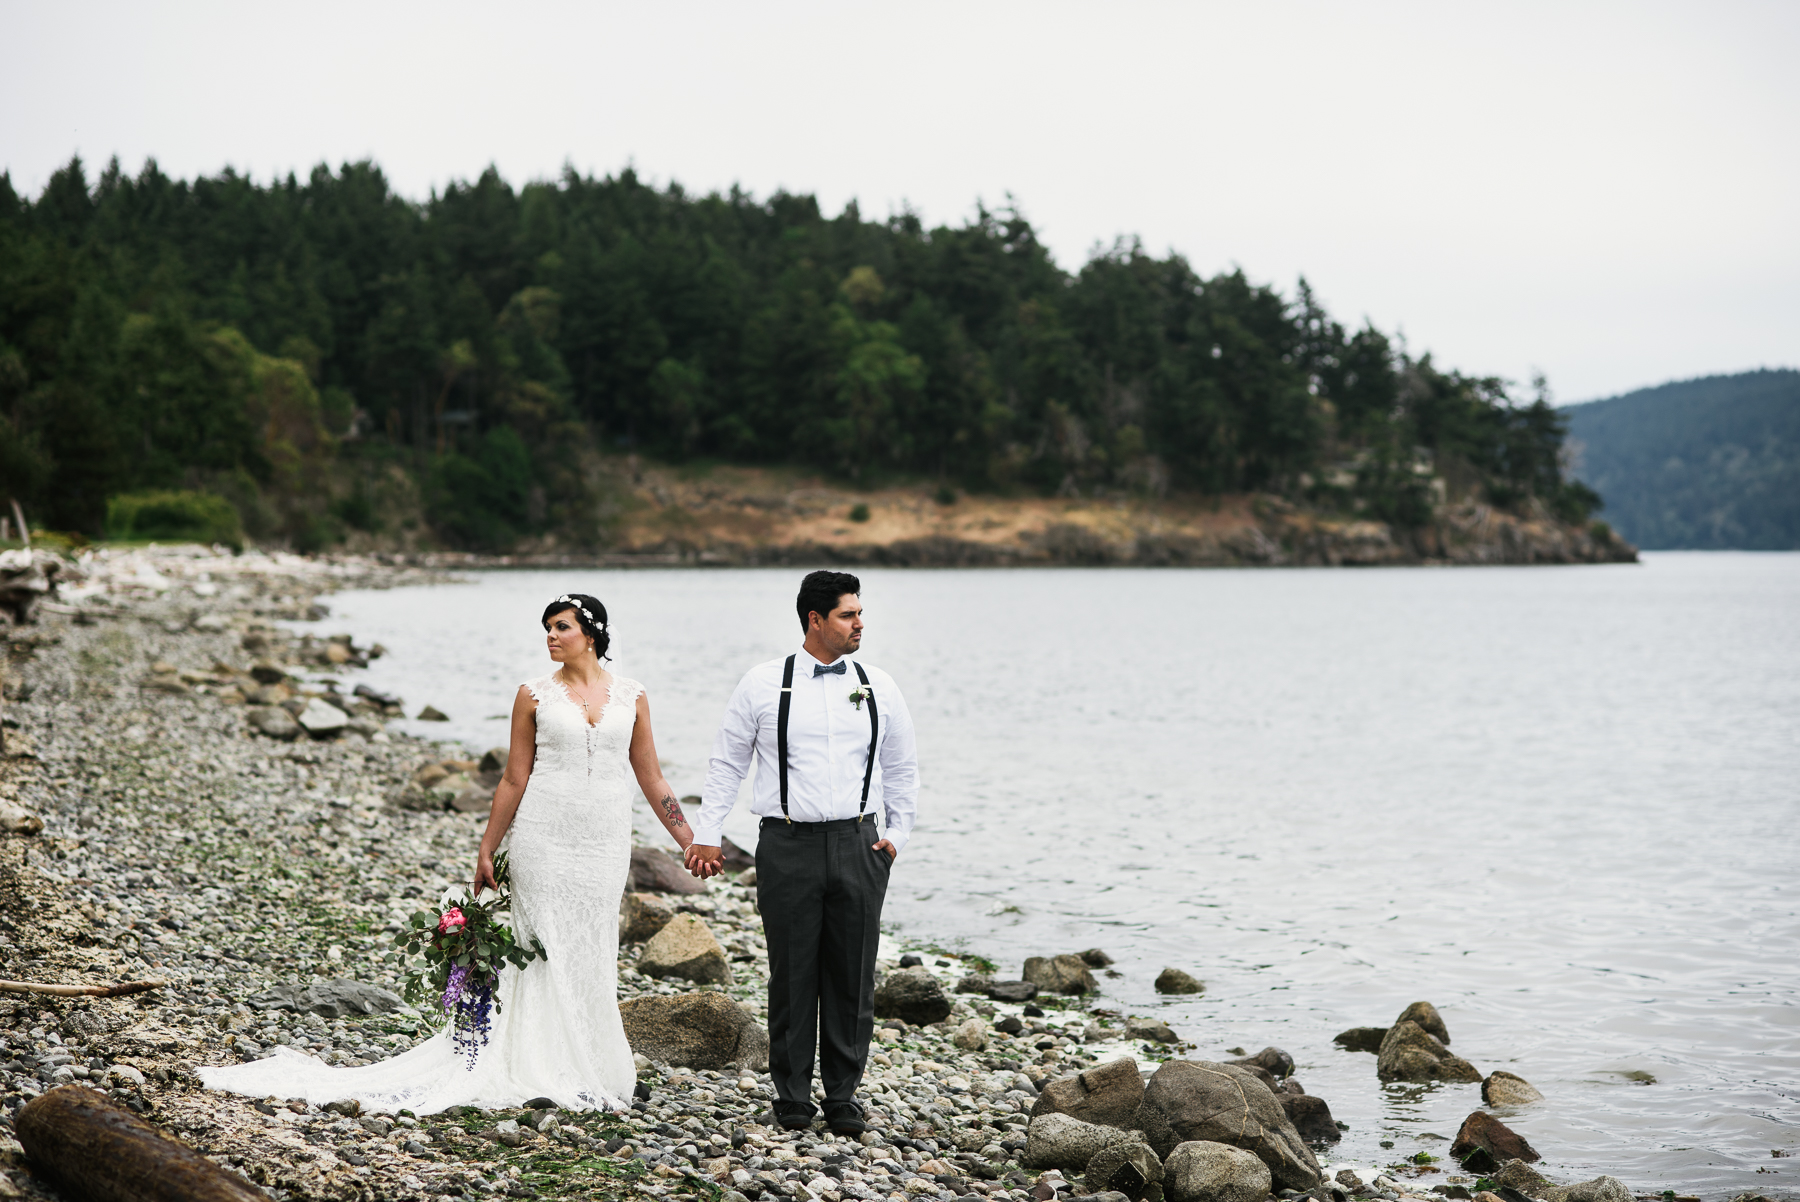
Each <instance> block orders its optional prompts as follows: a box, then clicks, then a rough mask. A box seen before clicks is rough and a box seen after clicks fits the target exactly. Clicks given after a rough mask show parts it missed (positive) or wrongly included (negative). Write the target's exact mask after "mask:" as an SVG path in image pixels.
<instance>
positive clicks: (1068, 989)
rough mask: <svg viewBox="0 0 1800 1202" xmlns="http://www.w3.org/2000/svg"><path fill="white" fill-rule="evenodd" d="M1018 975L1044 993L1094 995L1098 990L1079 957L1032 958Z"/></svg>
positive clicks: (1083, 961) (1084, 962) (1096, 984)
mask: <svg viewBox="0 0 1800 1202" xmlns="http://www.w3.org/2000/svg"><path fill="white" fill-rule="evenodd" d="M1019 975H1020V976H1022V977H1024V978H1025V979H1026V980H1027V981H1029V982H1031V983H1032V984H1033V985H1036V986H1037V987H1038V988H1039V989H1042V990H1043V991H1044V992H1045V993H1096V992H1098V991H1099V989H1100V983H1099V982H1098V981H1096V980H1094V974H1093V973H1091V972H1089V971H1088V966H1087V962H1086V961H1085V960H1083V959H1082V958H1081V957H1080V956H1054V957H1049V956H1033V957H1031V958H1030V959H1029V960H1027V961H1025V971H1024V972H1022V973H1020V974H1019Z"/></svg>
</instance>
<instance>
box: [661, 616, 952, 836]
mask: <svg viewBox="0 0 1800 1202" xmlns="http://www.w3.org/2000/svg"><path fill="white" fill-rule="evenodd" d="M786 660H787V657H786V656H782V657H781V658H780V659H772V660H770V661H769V662H768V663H766V664H758V665H757V666H756V667H754V668H752V669H750V670H749V671H748V672H746V673H744V678H743V679H742V680H740V681H739V682H738V687H737V691H736V692H735V693H733V694H732V695H731V703H730V704H729V705H727V706H726V707H725V718H724V720H723V721H722V722H720V723H719V733H718V734H717V735H716V736H715V737H714V739H713V750H712V762H711V764H710V765H709V766H708V768H707V772H706V786H705V788H704V789H703V790H702V794H701V799H700V815H699V818H698V820H697V821H695V823H694V842H696V843H698V844H700V845H702V846H704V847H717V846H719V841H720V840H721V839H722V838H724V834H725V818H726V816H727V815H728V814H730V813H731V807H732V806H733V805H735V804H736V803H737V794H738V786H739V785H740V784H741V783H742V782H743V779H744V776H745V774H746V773H748V772H749V771H750V765H751V763H752V762H754V763H755V764H756V780H755V782H754V783H753V784H752V785H751V790H750V812H751V813H753V814H755V815H757V816H758V817H760V818H779V817H781V776H780V767H779V765H778V763H777V760H776V755H777V748H776V741H775V725H776V716H777V711H778V709H779V707H780V705H781V667H782V664H783V663H785V662H786ZM836 662H837V663H842V664H844V665H845V667H844V674H843V675H842V676H839V675H838V674H836V673H835V672H828V673H826V674H825V675H823V676H815V675H813V668H814V666H815V665H818V664H819V661H818V660H816V659H814V658H813V657H812V656H811V655H809V654H808V653H807V652H806V651H805V650H804V649H802V650H801V651H799V652H798V653H797V654H796V655H795V656H794V694H793V701H792V703H791V705H790V708H789V710H788V735H787V743H788V817H789V818H791V819H793V820H794V821H795V822H830V821H832V820H834V819H838V818H854V817H856V814H857V806H858V805H859V804H860V802H861V800H862V783H863V767H864V765H865V764H867V763H868V759H869V710H868V703H867V702H864V703H863V707H862V708H860V709H859V708H858V707H857V705H856V703H855V702H853V701H852V700H850V694H851V693H853V692H855V691H856V690H857V689H859V688H861V687H862V681H861V680H859V679H858V678H857V675H856V668H855V666H854V665H855V663H856V662H857V661H855V660H854V659H853V658H852V657H850V656H845V657H844V658H843V659H840V660H838V661H836ZM862 667H863V671H865V672H867V673H868V674H869V687H870V689H871V690H873V691H874V693H875V706H876V712H877V715H878V719H879V721H878V727H877V735H876V740H875V775H874V779H873V780H872V781H871V782H870V785H869V806H868V809H867V810H866V811H865V812H866V813H867V814H868V815H869V817H868V818H867V819H865V821H868V822H871V823H872V822H874V820H875V817H876V816H877V815H879V816H881V818H882V819H883V823H882V825H883V827H884V828H885V829H884V831H883V837H884V838H886V839H887V840H889V841H890V842H891V843H893V845H894V849H895V851H896V852H897V851H899V850H900V849H901V848H904V847H905V846H906V839H907V836H908V835H910V834H911V833H912V828H913V819H914V817H915V815H916V812H917V809H918V802H919V760H918V742H917V740H916V739H915V738H914V737H913V724H912V715H911V714H910V713H908V712H907V709H906V702H905V700H904V699H902V698H901V696H900V690H899V689H898V688H897V687H895V685H894V678H893V677H891V676H889V675H888V674H887V673H886V672H883V671H882V670H881V669H880V668H876V667H872V666H870V665H869V664H863V666H862Z"/></svg>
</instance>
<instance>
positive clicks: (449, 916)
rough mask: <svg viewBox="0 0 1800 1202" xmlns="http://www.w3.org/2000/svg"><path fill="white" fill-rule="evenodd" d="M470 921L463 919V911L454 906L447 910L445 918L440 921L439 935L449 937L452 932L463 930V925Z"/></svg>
mask: <svg viewBox="0 0 1800 1202" xmlns="http://www.w3.org/2000/svg"><path fill="white" fill-rule="evenodd" d="M468 921H469V920H468V919H466V918H464V917H463V912H462V910H461V909H460V908H458V907H454V906H453V907H451V908H450V909H448V910H445V911H444V916H443V917H442V918H440V919H438V934H440V935H448V934H449V933H450V932H451V931H456V930H461V929H462V927H463V924H465V923H467V922H468Z"/></svg>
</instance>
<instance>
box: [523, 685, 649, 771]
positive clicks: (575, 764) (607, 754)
mask: <svg viewBox="0 0 1800 1202" xmlns="http://www.w3.org/2000/svg"><path fill="white" fill-rule="evenodd" d="M525 688H526V690H527V691H528V692H530V694H531V696H532V699H533V700H535V701H536V702H537V755H536V759H535V760H534V761H533V763H532V769H531V774H532V778H533V779H534V780H535V779H536V778H537V776H538V774H539V773H540V772H542V773H545V774H546V775H549V776H554V777H556V778H558V779H559V780H563V779H568V780H571V781H572V780H575V779H582V778H585V779H587V780H590V781H591V780H593V779H594V774H595V771H596V769H598V771H599V772H600V773H602V774H603V776H604V774H607V773H618V772H625V773H629V771H630V763H629V761H628V760H627V759H626V758H625V756H626V754H627V753H628V752H629V751H630V749H631V734H632V731H633V730H635V729H636V727H637V699H638V696H639V694H641V693H642V692H643V691H644V686H643V685H641V684H639V683H638V682H637V681H635V680H631V679H628V678H627V677H624V676H617V675H615V676H614V677H613V678H612V687H611V689H610V690H609V691H608V693H607V698H606V703H605V704H604V705H602V706H601V707H600V718H599V720H598V721H596V722H591V723H590V722H589V721H588V715H587V711H586V710H584V709H583V708H582V705H581V703H580V702H579V701H577V700H575V698H574V696H573V695H572V694H571V693H570V692H569V689H568V686H566V685H564V684H563V682H562V678H561V675H560V674H559V673H556V672H552V673H551V674H550V675H548V676H540V677H538V678H537V679H536V680H532V681H527V682H526V684H525Z"/></svg>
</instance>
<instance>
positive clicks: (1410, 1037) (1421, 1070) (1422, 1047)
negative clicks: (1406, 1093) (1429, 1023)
mask: <svg viewBox="0 0 1800 1202" xmlns="http://www.w3.org/2000/svg"><path fill="white" fill-rule="evenodd" d="M1375 1055H1376V1060H1375V1075H1376V1076H1378V1077H1380V1078H1381V1079H1382V1080H1383V1081H1479V1080H1481V1073H1480V1072H1479V1071H1477V1069H1476V1068H1475V1066H1474V1065H1472V1064H1470V1063H1469V1062H1468V1061H1467V1060H1464V1059H1463V1058H1462V1057H1461V1056H1452V1055H1451V1054H1450V1049H1448V1048H1446V1047H1445V1046H1444V1045H1443V1044H1442V1043H1439V1042H1438V1040H1437V1038H1436V1037H1435V1036H1433V1035H1431V1034H1430V1033H1429V1032H1427V1031H1426V1030H1425V1029H1424V1028H1423V1027H1421V1026H1419V1024H1418V1023H1415V1022H1413V1021H1411V1020H1410V1019H1409V1020H1407V1021H1405V1022H1398V1023H1395V1024H1394V1025H1393V1026H1392V1027H1391V1028H1390V1029H1389V1030H1388V1033H1387V1036H1386V1038H1384V1039H1383V1040H1382V1041H1381V1050H1380V1051H1379V1052H1377V1053H1376V1054H1375Z"/></svg>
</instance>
